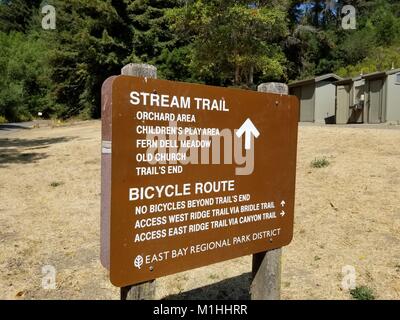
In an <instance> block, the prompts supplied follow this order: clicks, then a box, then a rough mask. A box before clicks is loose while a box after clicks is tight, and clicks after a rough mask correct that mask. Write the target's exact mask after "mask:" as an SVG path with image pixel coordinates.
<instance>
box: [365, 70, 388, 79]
mask: <svg viewBox="0 0 400 320" xmlns="http://www.w3.org/2000/svg"><path fill="white" fill-rule="evenodd" d="M385 76H386V72H382V71H377V72H372V73H368V74H364V75H363V76H362V77H363V79H374V78H382V77H385Z"/></svg>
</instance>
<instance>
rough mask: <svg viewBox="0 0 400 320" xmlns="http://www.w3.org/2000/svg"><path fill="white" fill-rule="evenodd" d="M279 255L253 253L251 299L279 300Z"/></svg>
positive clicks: (265, 88)
mask: <svg viewBox="0 0 400 320" xmlns="http://www.w3.org/2000/svg"><path fill="white" fill-rule="evenodd" d="M257 91H259V92H268V93H277V94H281V95H288V94H289V88H288V86H287V85H286V84H284V83H276V82H269V83H262V84H260V85H259V86H258V90H257ZM281 256H282V249H281V248H279V249H275V250H271V251H266V252H261V253H257V254H254V255H253V267H252V274H253V280H252V283H251V288H250V294H251V299H252V300H279V299H280V295H281Z"/></svg>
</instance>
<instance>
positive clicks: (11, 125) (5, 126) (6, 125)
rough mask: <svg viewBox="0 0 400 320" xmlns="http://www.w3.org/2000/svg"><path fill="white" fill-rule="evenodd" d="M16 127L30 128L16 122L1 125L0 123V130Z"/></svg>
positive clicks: (19, 128) (14, 128)
mask: <svg viewBox="0 0 400 320" xmlns="http://www.w3.org/2000/svg"><path fill="white" fill-rule="evenodd" d="M16 129H18V130H21V129H22V130H28V129H30V128H29V127H27V126H24V125H18V124H2V125H0V130H6V131H9V130H16Z"/></svg>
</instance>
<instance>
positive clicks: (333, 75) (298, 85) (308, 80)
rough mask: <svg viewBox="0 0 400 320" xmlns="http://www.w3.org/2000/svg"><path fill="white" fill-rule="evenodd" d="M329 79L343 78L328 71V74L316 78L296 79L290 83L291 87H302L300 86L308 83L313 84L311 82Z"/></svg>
mask: <svg viewBox="0 0 400 320" xmlns="http://www.w3.org/2000/svg"><path fill="white" fill-rule="evenodd" d="M329 79H332V80H333V81H332V82H334V81H337V80H342V78H341V77H339V76H338V75H336V74H334V73H328V74H324V75H322V76H318V77H315V78H310V79H305V80H298V81H294V82H292V83H290V84H289V88H293V87H300V86H304V85H306V84H311V83H318V82H321V81H325V80H329Z"/></svg>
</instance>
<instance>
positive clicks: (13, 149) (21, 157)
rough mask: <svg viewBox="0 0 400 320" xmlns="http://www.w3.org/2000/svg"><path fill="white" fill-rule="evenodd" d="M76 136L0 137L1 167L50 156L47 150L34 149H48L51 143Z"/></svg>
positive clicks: (31, 161)
mask: <svg viewBox="0 0 400 320" xmlns="http://www.w3.org/2000/svg"><path fill="white" fill-rule="evenodd" d="M73 139H75V137H59V138H38V139H4V138H3V139H0V167H4V166H5V165H7V164H12V163H21V164H24V163H34V162H37V161H39V160H42V159H45V158H47V157H48V155H47V153H45V152H32V151H33V150H43V149H47V148H48V147H49V146H50V145H52V144H56V143H62V142H67V141H70V140H73Z"/></svg>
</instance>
